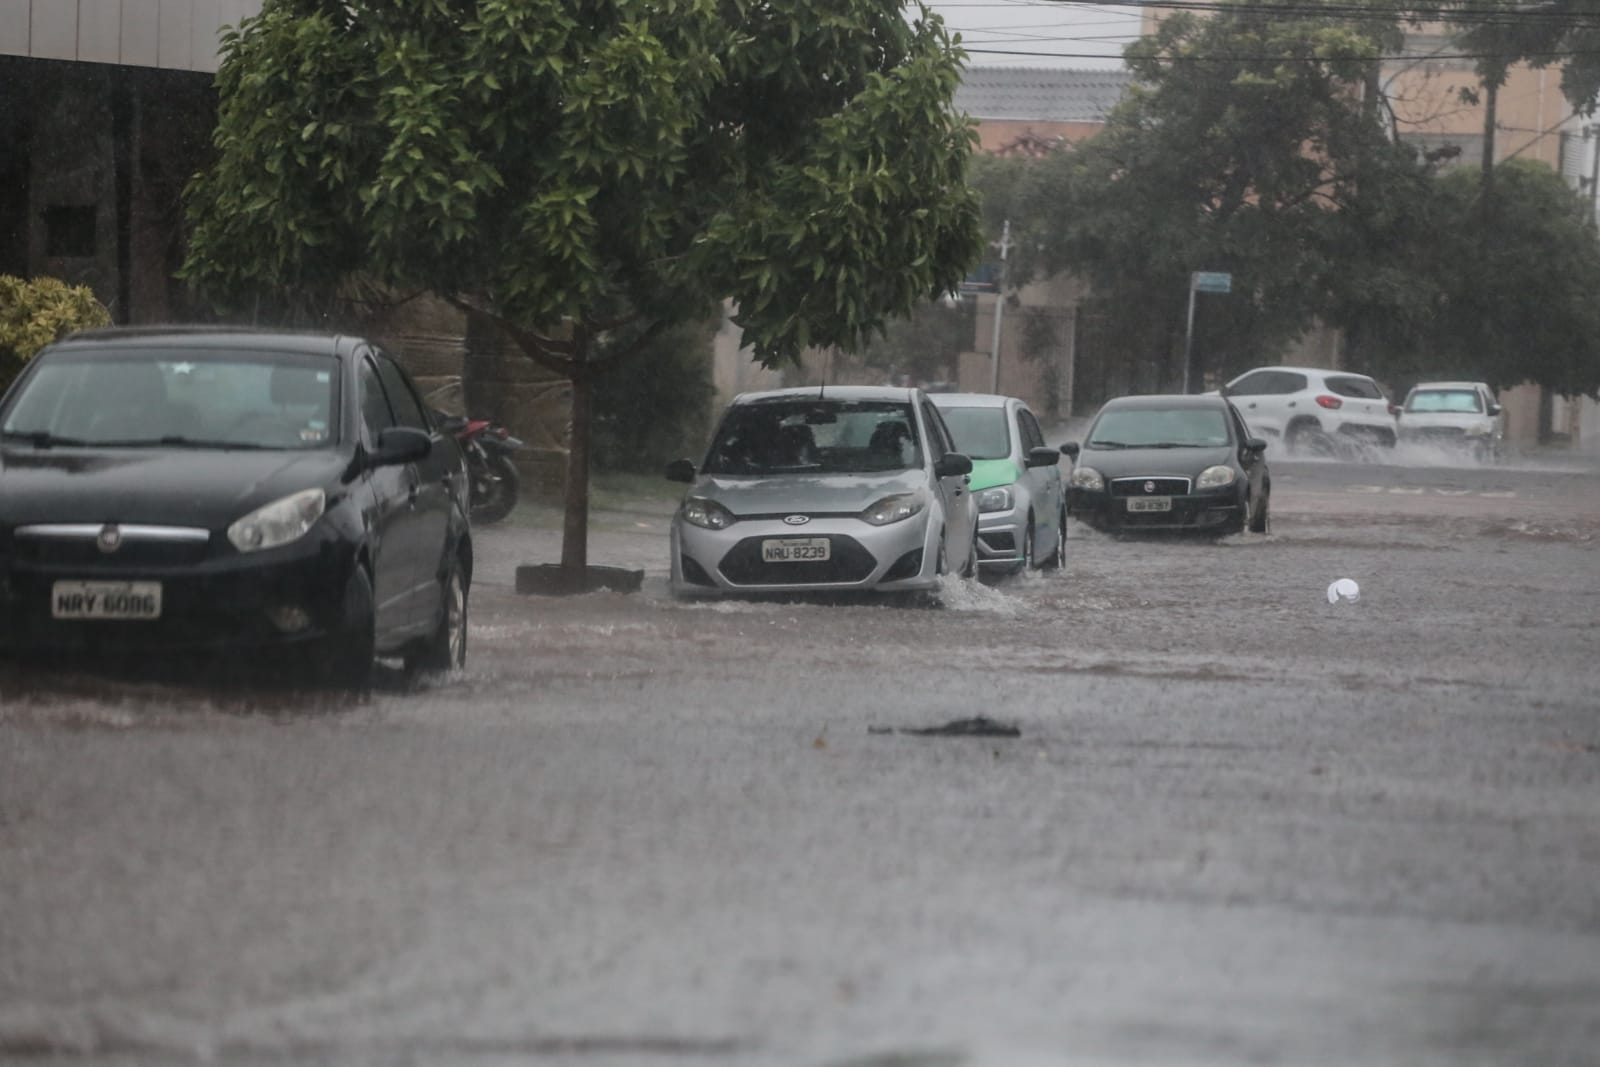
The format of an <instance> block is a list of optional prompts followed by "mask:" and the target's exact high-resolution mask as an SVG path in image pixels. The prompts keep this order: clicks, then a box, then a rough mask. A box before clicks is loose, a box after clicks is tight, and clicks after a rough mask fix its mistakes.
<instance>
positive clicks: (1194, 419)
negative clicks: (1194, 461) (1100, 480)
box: [1088, 408, 1229, 448]
mask: <svg viewBox="0 0 1600 1067" xmlns="http://www.w3.org/2000/svg"><path fill="white" fill-rule="evenodd" d="M1228 441H1229V436H1228V420H1227V418H1226V417H1225V416H1224V415H1223V413H1222V412H1220V411H1218V410H1216V409H1215V408H1149V409H1146V408H1132V409H1124V410H1120V411H1107V412H1105V413H1103V414H1102V415H1101V416H1100V418H1099V419H1097V420H1096V421H1095V424H1094V428H1093V429H1092V430H1090V432H1089V441H1088V447H1089V448H1217V447H1220V446H1222V445H1225V444H1227V443H1228Z"/></svg>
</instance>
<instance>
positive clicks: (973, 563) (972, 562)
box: [961, 526, 978, 580]
mask: <svg viewBox="0 0 1600 1067" xmlns="http://www.w3.org/2000/svg"><path fill="white" fill-rule="evenodd" d="M977 576H978V528H977V527H976V526H974V527H973V528H972V541H971V543H969V544H968V545H967V561H966V562H965V563H963V564H962V565H961V577H963V578H967V579H969V580H970V579H972V578H976V577H977Z"/></svg>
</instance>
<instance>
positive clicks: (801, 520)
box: [783, 515, 811, 526]
mask: <svg viewBox="0 0 1600 1067" xmlns="http://www.w3.org/2000/svg"><path fill="white" fill-rule="evenodd" d="M783 521H784V522H786V523H788V524H789V525H790V526H804V525H805V524H806V523H808V522H810V521H811V516H810V515H785V516H784V517H783Z"/></svg>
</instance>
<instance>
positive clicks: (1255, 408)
mask: <svg viewBox="0 0 1600 1067" xmlns="http://www.w3.org/2000/svg"><path fill="white" fill-rule="evenodd" d="M1221 393H1222V395H1223V396H1225V397H1227V398H1228V399H1230V400H1232V401H1233V406H1234V407H1236V408H1238V409H1239V414H1240V415H1242V416H1244V421H1245V423H1246V424H1247V425H1248V426H1249V427H1250V432H1251V434H1253V435H1254V436H1256V437H1260V438H1263V439H1265V440H1268V441H1279V442H1282V444H1283V447H1284V449H1285V450H1287V451H1290V452H1294V451H1297V450H1302V449H1307V448H1314V449H1318V450H1321V451H1339V450H1340V449H1339V447H1338V446H1339V445H1341V444H1345V445H1352V444H1353V445H1362V444H1364V445H1369V446H1371V445H1377V446H1380V447H1383V448H1392V447H1394V444H1395V439H1396V433H1395V414H1396V412H1397V411H1398V410H1399V409H1398V408H1396V407H1395V406H1394V405H1393V404H1391V403H1390V402H1389V398H1388V397H1387V396H1386V395H1385V394H1384V391H1383V387H1382V386H1381V385H1379V384H1378V383H1377V382H1376V381H1374V380H1373V379H1372V378H1369V377H1367V376H1366V375H1365V374H1351V373H1349V372H1347V371H1334V370H1325V369H1319V368H1316V367H1258V368H1256V369H1255V370H1252V371H1247V372H1246V373H1244V374H1241V375H1240V376H1239V377H1237V378H1235V379H1233V381H1231V382H1229V383H1228V384H1227V385H1224V386H1223V387H1222V389H1221Z"/></svg>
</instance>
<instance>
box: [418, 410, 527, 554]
mask: <svg viewBox="0 0 1600 1067" xmlns="http://www.w3.org/2000/svg"><path fill="white" fill-rule="evenodd" d="M460 392H461V383H460V382H459V381H452V382H450V383H448V384H446V385H444V386H443V387H441V388H439V389H436V390H434V391H433V392H432V393H429V394H428V396H427V397H426V398H425V399H426V400H427V402H428V406H429V407H431V408H432V409H433V413H434V417H435V418H436V419H438V420H439V425H440V428H441V429H443V430H445V431H447V432H448V433H450V434H452V435H453V436H454V437H455V439H456V443H457V444H459V445H460V446H461V451H462V453H464V454H465V455H466V457H467V476H468V478H469V479H470V481H471V486H470V494H469V500H470V501H471V505H470V508H471V511H470V513H471V516H472V521H473V522H474V523H479V524H487V523H493V522H499V521H500V520H501V519H504V518H505V517H506V516H507V515H510V514H511V511H512V509H513V508H515V507H516V506H517V495H518V493H519V492H520V491H521V483H522V477H521V475H520V474H519V473H518V472H517V465H516V462H515V461H514V460H513V459H512V453H513V452H516V451H517V450H518V449H522V448H526V447H527V446H526V445H525V444H524V443H523V442H522V441H521V440H519V439H518V438H515V437H513V436H511V433H510V432H509V431H508V430H507V429H506V428H505V427H504V426H496V425H495V424H494V423H492V422H490V421H489V420H487V419H469V418H467V417H466V416H465V415H457V414H453V413H451V412H450V411H449V410H448V406H449V405H450V403H451V398H452V397H455V398H459V396H460Z"/></svg>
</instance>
